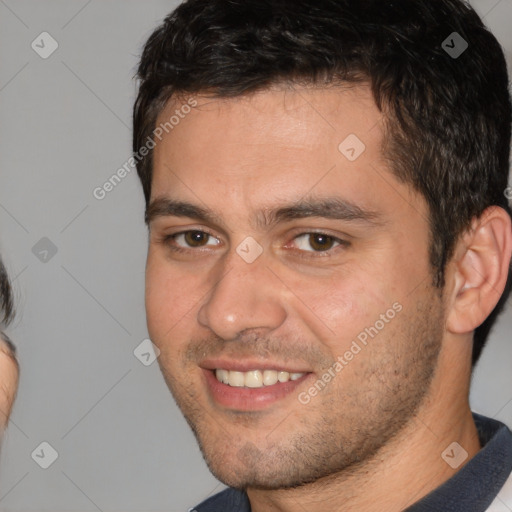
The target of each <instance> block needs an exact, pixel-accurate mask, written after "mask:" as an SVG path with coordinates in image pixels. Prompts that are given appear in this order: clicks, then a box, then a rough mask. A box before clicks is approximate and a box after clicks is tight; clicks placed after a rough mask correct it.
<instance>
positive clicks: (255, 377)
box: [245, 370, 263, 388]
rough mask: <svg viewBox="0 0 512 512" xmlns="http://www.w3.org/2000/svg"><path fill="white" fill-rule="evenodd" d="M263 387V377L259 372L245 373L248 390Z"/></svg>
mask: <svg viewBox="0 0 512 512" xmlns="http://www.w3.org/2000/svg"><path fill="white" fill-rule="evenodd" d="M262 386H263V375H262V373H261V372H260V371H259V370H253V371H252V372H246V373H245V387H246V388H261V387H262Z"/></svg>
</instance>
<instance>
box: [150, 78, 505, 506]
mask: <svg viewBox="0 0 512 512" xmlns="http://www.w3.org/2000/svg"><path fill="white" fill-rule="evenodd" d="M197 100H198V106H197V107H196V108H194V109H193V111H192V112H191V113H190V114H188V115H187V116H186V117H185V119H183V120H181V122H180V124H179V125H178V126H176V127H174V129H173V130H172V131H170V132H169V133H168V134H166V135H165V136H164V138H163V139H162V141H161V142H160V143H159V144H158V145H157V147H156V148H155V152H154V175H153V182H152V195H151V200H152V202H155V201H158V200H162V199H164V198H167V199H172V200H174V201H182V202H187V203H190V204H192V205H194V206H196V207H199V208H202V209H204V210H208V211H209V212H210V213H211V218H210V219H208V220H205V219H198V218H194V217H192V216H177V215H164V214H162V213H164V212H163V210H162V209H161V208H160V209H158V208H151V207H150V212H153V214H152V215H151V216H150V244H149V252H148V260H147V276H146V277H147V280H146V282H147V288H146V309H147V318H148V327H149V332H150V336H151V339H152V340H153V342H154V343H155V344H156V345H157V346H158V348H159V349H160V351H161V355H160V357H159V363H160V366H161V369H162V372H163V375H164V377H165V379H166V382H167V384H168V385H169V387H170V389H171V391H172V393H173V395H174V397H175V399H176V401H177V403H178V405H179V406H180V408H181V410H182V412H183V414H184V415H185V417H186V419H187V421H188V422H189V424H190V426H191V427H192V429H193V431H194V433H195V434H196V437H197V439H198V441H199V444H200V446H201V449H202V452H203V455H204V457H205V460H206V461H207V463H208V465H209V467H210V469H211V471H212V472H213V473H214V475H216V476H217V477H218V478H219V479H220V480H222V481H223V482H225V483H226V484H228V485H232V486H236V487H240V488H245V489H247V492H248V494H249V498H250V500H251V506H252V509H253V510H254V511H256V512H260V511H263V510H276V511H277V510H282V511H285V510H297V506H298V505H297V504H298V503H300V504H301V505H302V507H303V508H304V509H306V510H308V511H310V512H314V511H316V510H327V509H329V507H331V508H330V509H332V510H334V509H335V507H338V508H336V509H340V508H339V507H340V506H341V505H342V504H343V510H366V511H373V510H379V511H382V510H402V509H403V508H405V507H406V506H408V505H410V504H412V503H413V502H414V501H416V500H417V499H419V498H420V497H421V496H423V495H425V494H427V493H428V492H430V491H431V490H432V489H434V488H435V487H437V486H438V485H440V484H441V483H442V482H443V481H445V480H446V479H448V478H449V477H450V476H452V475H453V473H454V470H453V469H452V468H451V467H450V466H448V465H447V464H446V463H445V462H444V460H443V459H442V458H441V453H442V452H443V451H444V450H445V448H446V447H447V446H448V445H450V443H452V442H453V441H457V442H458V443H459V444H460V445H461V446H463V447H464V449H465V450H466V451H467V453H468V459H467V460H469V458H470V457H471V456H473V455H474V454H475V453H476V452H477V451H478V449H479V443H478V438H477V434H476V429H475V426H474V423H473V421H472V418H471V413H470V409H469V405H468V389H469V379H470V360H471V339H472V338H471V336H472V330H473V329H474V328H475V327H476V326H477V325H478V323H476V322H478V321H479V320H480V321H482V320H483V319H484V318H485V317H486V316H487V315H488V314H489V313H490V311H491V310H492V308H493V307H494V304H496V302H497V300H498V298H499V295H500V293H501V291H502V290H503V287H504V284H505V282H504V276H505V278H506V265H507V259H508V260H510V251H511V248H510V247H511V243H510V238H511V234H510V231H511V229H510V221H509V219H508V216H507V215H506V214H505V213H504V212H503V211H502V210H500V209H499V208H496V209H494V210H492V211H489V212H487V215H486V216H485V218H483V219H482V220H481V221H475V224H474V225H473V226H472V228H471V229H470V230H468V233H467V234H466V235H465V236H464V237H463V238H461V241H460V244H459V245H458V246H457V250H456V254H455V256H454V258H453V260H452V261H451V262H450V264H449V266H448V269H447V274H446V287H445V289H444V291H443V293H440V290H438V289H436V288H434V287H433V286H432V271H431V268H430V266H429V261H428V248H429V227H428V211H427V207H426V203H425V201H424V199H423V198H422V197H421V196H420V195H418V194H417V193H415V192H414V191H413V190H412V189H411V188H410V187H409V186H407V185H406V184H403V183H400V182H399V181H398V180H397V179H396V178H395V177H394V176H393V174H392V173H391V171H390V170H389V169H388V167H387V163H386V160H385V159H384V158H383V155H382V145H383V137H384V126H383V119H382V114H381V113H380V112H379V111H378V109H377V107H376V106H375V104H374V101H373V98H372V96H371V93H370V91H369V89H368V88H367V87H365V86H356V87H350V88H348V87H345V88H344V87H332V88H329V89H321V88H314V87H309V88H304V87H302V88H299V87H298V86H297V87H295V88H275V89H272V90H265V91H263V92H258V93H255V94H251V95H248V96H246V97H242V98H235V99H227V100H226V99H212V98H208V97H206V96H197ZM185 101H186V99H185ZM185 101H183V103H185ZM179 104H180V99H175V100H174V101H171V102H170V103H169V105H168V106H167V107H166V109H165V110H164V112H162V114H161V116H160V118H159V121H158V122H157V124H158V123H159V122H165V120H166V119H167V118H168V117H169V116H170V115H171V114H172V112H174V110H175V109H176V108H177V107H179ZM350 134H356V135H357V137H358V138H359V139H360V140H361V141H362V142H363V143H364V145H365V150H364V152H363V153H362V154H361V155H360V156H359V157H358V158H357V159H355V160H354V161H350V160H349V159H347V158H346V157H345V156H344V155H343V154H342V153H341V152H340V150H339V149H338V146H339V144H340V143H341V142H342V141H344V140H345V139H346V137H347V136H349V135H350ZM332 199H337V200H342V201H345V202H350V203H351V204H353V205H356V206H357V207H358V208H359V209H362V210H365V211H370V212H372V214H371V215H370V219H366V220H362V219H353V218H352V219H347V218H345V219H332V218H326V217H324V216H308V217H305V218H292V219H286V218H285V219H281V220H279V221H278V222H275V223H272V222H270V221H271V220H272V218H271V217H272V216H271V215H270V213H269V212H270V211H271V210H273V209H276V208H281V207H287V206H291V205H294V204H296V203H297V202H299V201H306V200H307V201H309V202H314V201H322V200H332ZM187 230H196V231H203V232H206V233H208V235H210V236H204V237H203V238H202V239H201V243H200V244H195V245H194V246H192V247H191V246H190V243H191V242H192V243H193V242H194V239H193V238H190V237H189V238H186V237H184V236H175V237H174V238H173V237H172V236H171V235H176V234H178V233H181V232H183V231H187ZM312 232H316V233H323V234H325V235H327V238H323V239H321V241H322V242H325V243H326V244H327V246H328V247H327V248H328V250H325V251H324V250H321V251H319V250H316V251H315V249H318V244H317V243H316V242H318V239H314V240H313V242H315V243H311V242H312V239H311V238H310V237H309V236H308V235H307V234H308V233H312ZM247 237H252V238H253V239H254V240H256V241H257V242H258V244H259V245H260V247H261V249H262V253H261V255H260V256H259V257H258V258H256V259H255V261H254V262H252V263H248V262H247V261H245V260H244V259H243V258H242V257H241V256H240V254H239V253H237V247H239V246H240V244H241V243H242V242H243V241H244V240H245V239H246V238H247ZM329 237H333V238H329ZM341 241H342V242H341ZM187 243H188V245H187ZM177 248H178V249H179V248H181V249H182V250H181V251H179V250H177ZM324 248H325V246H324ZM477 271H478V272H477ZM482 276H483V277H482ZM483 287H484V288H485V290H483ZM500 290H501V291H500ZM464 301H465V302H464ZM393 304H399V306H400V307H401V308H400V312H399V313H397V314H396V315H395V316H394V318H393V319H391V320H389V321H388V322H386V323H385V324H384V327H383V328H382V329H380V330H379V332H378V334H377V335H376V336H374V337H373V338H371V339H370V340H369V342H368V343H367V345H366V346H364V347H362V349H361V350H360V352H358V353H357V355H355V356H354V357H353V358H351V360H350V361H347V364H346V365H344V366H343V369H342V370H341V371H338V372H336V375H335V377H334V378H332V379H331V380H330V382H328V384H327V385H326V386H325V387H324V388H323V389H322V390H321V391H320V392H318V393H317V394H316V396H314V397H313V398H311V400H310V401H309V403H307V404H304V403H301V401H300V400H299V399H298V396H299V394H300V393H301V392H303V393H304V392H307V390H308V389H310V388H311V386H312V385H313V384H314V383H315V382H316V381H317V380H318V379H321V378H322V376H323V375H324V374H325V373H326V372H328V370H329V368H332V367H333V365H334V364H335V362H336V360H338V359H337V358H338V357H340V356H343V355H344V354H345V353H346V352H347V350H349V349H350V347H351V346H352V345H351V344H352V342H353V341H354V340H356V339H357V336H358V335H359V334H360V333H361V332H363V331H364V329H365V328H368V327H370V326H374V325H376V321H378V320H379V319H381V318H382V317H381V315H383V314H385V313H386V311H387V310H389V309H390V308H392V305H393ZM471 310H472V314H473V316H471V315H469V314H468V312H469V311H471ZM214 358H222V359H226V358H227V359H229V360H230V361H238V362H243V361H248V360H250V361H251V363H253V362H255V361H256V362H257V363H258V364H259V362H261V366H258V365H256V366H255V368H258V367H263V365H264V364H270V365H272V364H274V365H275V366H276V367H279V365H283V364H286V367H288V368H290V367H291V368H294V369H296V370H297V371H302V372H309V374H308V376H307V377H306V378H305V379H304V381H302V382H300V384H299V385H298V387H297V389H295V390H294V391H293V392H291V393H289V394H288V395H287V396H285V397H283V398H281V399H279V400H277V401H275V402H273V403H270V404H269V405H268V406H266V407H263V408H261V409H259V410H242V409H244V408H238V409H237V408H233V407H226V406H223V405H220V404H219V403H217V402H216V400H215V399H214V398H213V397H212V395H211V393H210V392H209V391H208V386H207V385H206V380H205V377H204V375H205V373H204V370H203V369H202V368H201V367H202V366H203V367H204V364H205V361H207V360H212V359H214ZM249 405H250V404H249ZM249 409H250V407H249Z"/></svg>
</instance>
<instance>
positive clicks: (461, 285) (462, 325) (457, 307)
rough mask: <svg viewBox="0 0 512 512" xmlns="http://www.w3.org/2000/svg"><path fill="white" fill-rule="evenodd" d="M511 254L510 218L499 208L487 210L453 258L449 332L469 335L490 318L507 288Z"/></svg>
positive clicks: (466, 236) (511, 225)
mask: <svg viewBox="0 0 512 512" xmlns="http://www.w3.org/2000/svg"><path fill="white" fill-rule="evenodd" d="M511 253H512V222H511V219H510V216H509V215H508V213H507V212H506V211H505V210H503V209H502V208H500V207H497V206H492V207H489V208H487V209H486V210H485V211H484V212H483V214H482V215H481V216H480V217H479V218H478V219H474V220H473V223H472V225H471V228H470V229H469V230H468V231H467V232H466V233H464V235H462V236H461V238H460V240H459V242H458V243H457V247H456V250H455V253H454V254H455V255H454V257H453V259H452V265H451V272H452V273H453V274H452V279H451V280H450V282H451V283H452V286H451V290H450V293H449V298H450V300H449V306H450V307H449V311H448V317H447V322H446V327H447V329H448V330H449V331H450V332H452V333H455V334H465V333H469V332H471V331H473V330H474V329H476V328H477V327H478V326H479V325H480V324H482V323H483V322H484V320H485V319H486V318H487V317H488V316H489V315H490V313H491V312H492V310H493V309H494V307H495V306H496V304H497V303H498V300H499V299H500V297H501V295H502V293H503V290H504V288H505V285H506V282H507V277H508V273H509V269H510V259H511ZM447 282H448V280H447Z"/></svg>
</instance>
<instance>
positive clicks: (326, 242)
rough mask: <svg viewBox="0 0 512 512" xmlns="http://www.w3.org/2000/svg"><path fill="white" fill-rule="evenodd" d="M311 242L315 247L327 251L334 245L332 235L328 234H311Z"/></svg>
mask: <svg viewBox="0 0 512 512" xmlns="http://www.w3.org/2000/svg"><path fill="white" fill-rule="evenodd" d="M310 243H311V246H312V247H313V249H317V250H320V251H325V250H327V249H330V247H331V245H332V237H330V236H328V235H321V234H313V235H311V240H310Z"/></svg>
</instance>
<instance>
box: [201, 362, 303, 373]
mask: <svg viewBox="0 0 512 512" xmlns="http://www.w3.org/2000/svg"><path fill="white" fill-rule="evenodd" d="M199 366H200V367H201V368H203V369H205V370H219V369H220V370H231V371H235V372H250V371H251V370H275V371H278V372H288V373H310V371H311V370H307V369H304V363H302V364H299V363H297V364H296V365H294V364H293V363H292V364H290V363H286V364H285V363H278V362H273V361H261V360H257V359H254V360H251V359H239V360H235V359H205V360H204V361H201V362H200V364H199Z"/></svg>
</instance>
